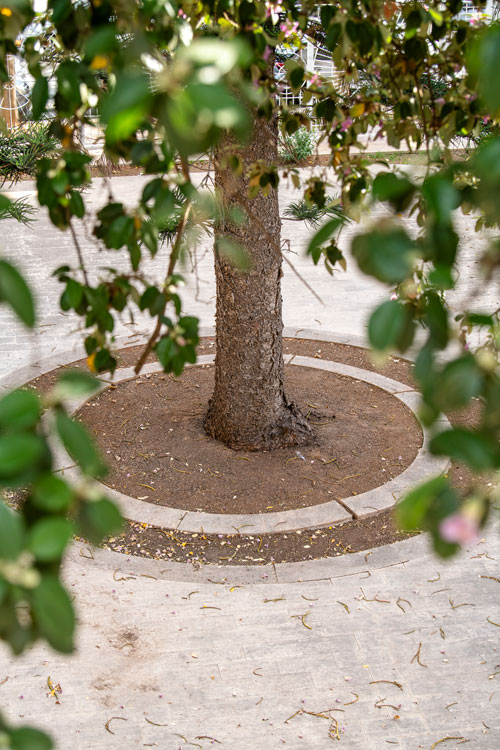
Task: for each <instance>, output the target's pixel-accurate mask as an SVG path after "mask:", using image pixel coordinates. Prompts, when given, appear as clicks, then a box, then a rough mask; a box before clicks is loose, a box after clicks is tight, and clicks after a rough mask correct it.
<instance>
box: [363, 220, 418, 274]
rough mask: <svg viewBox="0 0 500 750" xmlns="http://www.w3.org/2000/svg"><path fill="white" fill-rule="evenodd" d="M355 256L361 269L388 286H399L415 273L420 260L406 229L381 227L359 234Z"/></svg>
mask: <svg viewBox="0 0 500 750" xmlns="http://www.w3.org/2000/svg"><path fill="white" fill-rule="evenodd" d="M352 252H353V255H354V257H355V258H356V260H357V262H358V265H359V267H360V269H361V270H362V271H363V272H364V273H366V274H368V275H369V276H374V277H375V278H376V279H378V280H379V281H385V282H387V283H388V284H398V283H399V282H401V281H403V280H404V279H405V278H406V277H407V276H408V275H409V274H410V272H411V270H412V268H413V262H414V260H415V258H416V256H417V253H416V248H415V244H414V242H413V241H412V240H411V239H410V237H408V235H407V234H406V232H405V231H404V230H403V229H399V228H390V229H387V230H386V229H383V228H381V227H379V228H376V229H374V230H373V231H371V232H369V233H368V234H358V236H357V237H355V238H354V240H353V242H352Z"/></svg>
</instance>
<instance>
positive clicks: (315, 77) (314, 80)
mask: <svg viewBox="0 0 500 750" xmlns="http://www.w3.org/2000/svg"><path fill="white" fill-rule="evenodd" d="M309 83H310V84H311V85H312V86H315V85H316V84H317V83H321V81H320V77H319V75H318V74H317V73H315V74H314V75H313V76H311V79H310V81H309Z"/></svg>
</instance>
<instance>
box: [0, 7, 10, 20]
mask: <svg viewBox="0 0 500 750" xmlns="http://www.w3.org/2000/svg"><path fill="white" fill-rule="evenodd" d="M0 13H1V14H2V16H7V18H9V16H11V15H12V11H11V9H10V8H0Z"/></svg>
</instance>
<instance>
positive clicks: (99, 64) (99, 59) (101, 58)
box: [90, 55, 109, 70]
mask: <svg viewBox="0 0 500 750" xmlns="http://www.w3.org/2000/svg"><path fill="white" fill-rule="evenodd" d="M108 64H109V57H108V56H107V55H96V56H95V57H94V59H93V60H92V62H91V63H90V67H91V68H92V70H102V68H107V67H108Z"/></svg>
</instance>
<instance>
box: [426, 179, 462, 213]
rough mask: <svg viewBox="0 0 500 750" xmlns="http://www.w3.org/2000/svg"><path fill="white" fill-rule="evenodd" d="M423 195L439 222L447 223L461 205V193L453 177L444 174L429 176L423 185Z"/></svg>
mask: <svg viewBox="0 0 500 750" xmlns="http://www.w3.org/2000/svg"><path fill="white" fill-rule="evenodd" d="M422 195H423V196H424V198H425V200H426V203H427V206H428V208H429V210H430V211H432V213H433V214H434V217H435V218H436V221H437V222H438V223H447V222H448V221H449V220H450V214H451V212H452V211H453V210H454V209H455V208H457V207H458V206H459V205H460V193H459V192H458V190H457V189H456V188H455V187H454V186H453V184H452V182H451V179H447V178H446V177H445V176H442V175H436V176H434V177H428V178H427V180H425V182H424V184H423V185H422Z"/></svg>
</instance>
